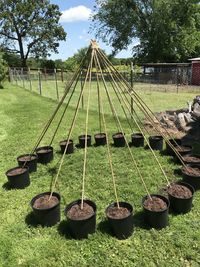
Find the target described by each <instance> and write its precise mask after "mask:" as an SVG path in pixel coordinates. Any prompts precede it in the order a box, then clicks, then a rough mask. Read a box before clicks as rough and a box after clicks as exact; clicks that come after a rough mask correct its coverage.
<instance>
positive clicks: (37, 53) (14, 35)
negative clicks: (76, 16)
mask: <svg viewBox="0 0 200 267" xmlns="http://www.w3.org/2000/svg"><path fill="white" fill-rule="evenodd" d="M0 10H1V12H0V46H1V48H3V49H4V51H10V52H15V53H18V54H19V55H20V58H21V61H22V66H26V61H27V58H28V56H29V55H31V56H34V57H37V58H38V57H46V56H47V55H49V52H58V50H57V48H58V46H59V41H60V40H65V38H66V33H65V32H64V29H63V28H62V26H61V25H60V24H59V19H60V16H61V12H60V11H59V7H58V6H57V5H54V4H50V1H49V0H42V1H38V0H36V1H30V0H15V1H13V0H2V1H0Z"/></svg>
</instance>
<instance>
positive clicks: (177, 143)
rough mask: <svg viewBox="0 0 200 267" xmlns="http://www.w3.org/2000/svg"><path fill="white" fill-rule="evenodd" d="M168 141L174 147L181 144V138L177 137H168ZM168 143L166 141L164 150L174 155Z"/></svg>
mask: <svg viewBox="0 0 200 267" xmlns="http://www.w3.org/2000/svg"><path fill="white" fill-rule="evenodd" d="M168 142H169V143H170V144H171V145H173V146H174V147H175V148H176V147H177V145H178V146H180V145H181V139H179V138H174V139H169V140H168ZM169 143H167V142H166V152H167V154H168V155H170V156H174V155H175V152H174V150H173V149H172V148H171V147H170V145H169Z"/></svg>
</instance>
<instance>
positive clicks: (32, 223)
mask: <svg viewBox="0 0 200 267" xmlns="http://www.w3.org/2000/svg"><path fill="white" fill-rule="evenodd" d="M25 223H26V224H27V225H28V226H33V227H37V226H38V225H39V224H38V222H37V220H36V218H35V216H34V213H33V211H31V212H30V213H29V214H28V215H27V216H26V218H25Z"/></svg>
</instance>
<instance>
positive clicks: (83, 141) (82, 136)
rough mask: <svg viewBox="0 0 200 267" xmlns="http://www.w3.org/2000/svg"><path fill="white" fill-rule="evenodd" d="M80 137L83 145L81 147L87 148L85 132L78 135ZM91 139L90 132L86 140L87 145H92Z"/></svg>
mask: <svg viewBox="0 0 200 267" xmlns="http://www.w3.org/2000/svg"><path fill="white" fill-rule="evenodd" d="M78 139H79V145H80V147H81V148H85V139H86V136H85V134H83V135H80V136H79V137H78ZM91 139H92V137H91V135H89V134H88V135H87V141H86V143H87V146H91Z"/></svg>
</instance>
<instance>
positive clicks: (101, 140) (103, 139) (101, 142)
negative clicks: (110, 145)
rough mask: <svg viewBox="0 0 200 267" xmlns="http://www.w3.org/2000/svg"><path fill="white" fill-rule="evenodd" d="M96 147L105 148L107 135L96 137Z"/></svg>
mask: <svg viewBox="0 0 200 267" xmlns="http://www.w3.org/2000/svg"><path fill="white" fill-rule="evenodd" d="M94 139H95V144H96V146H104V145H106V142H107V140H106V134H105V133H98V134H95V136H94Z"/></svg>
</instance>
